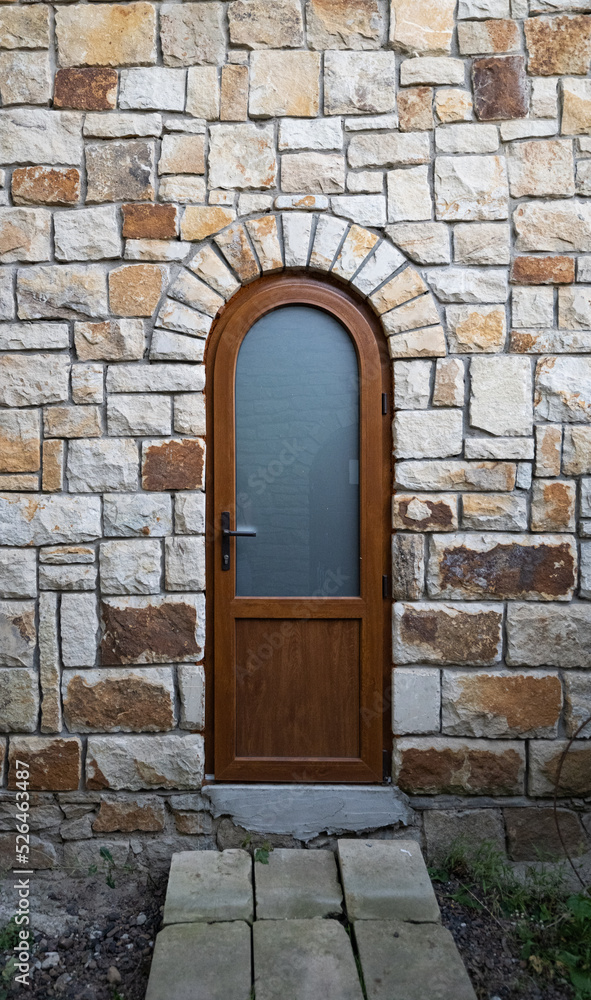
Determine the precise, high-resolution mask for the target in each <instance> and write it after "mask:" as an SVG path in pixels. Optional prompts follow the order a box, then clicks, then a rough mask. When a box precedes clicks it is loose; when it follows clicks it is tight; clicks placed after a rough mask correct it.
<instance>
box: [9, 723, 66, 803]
mask: <svg viewBox="0 0 591 1000" xmlns="http://www.w3.org/2000/svg"><path fill="white" fill-rule="evenodd" d="M17 760H23V761H27V762H28V763H29V765H30V787H31V790H32V791H36V792H69V791H76V790H77V789H78V785H79V783H80V777H81V771H82V766H81V764H82V744H81V741H80V740H79V739H78V737H77V736H54V737H49V736H13V737H12V738H11V740H10V750H9V765H10V770H9V775H8V787H9V788H13V789H14V788H16V780H17V777H16V762H17Z"/></svg>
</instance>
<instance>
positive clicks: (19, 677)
mask: <svg viewBox="0 0 591 1000" xmlns="http://www.w3.org/2000/svg"><path fill="white" fill-rule="evenodd" d="M5 603H6V602H4V601H3V602H1V605H0V631H1V634H2V643H3V645H4V643H5V642H7V646H6V647H5V648H4V650H3V653H2V654H0V663H8V662H9V661H10V660H11V659H12V661H13V664H14V665H15V666H16V667H17V669H14V670H13V669H10V668H0V704H1V705H2V716H1V717H0V732H2V733H34V732H35V730H36V728H37V717H38V714H39V684H38V680H37V674H36V672H35V671H33V670H23V669H22V667H23V666H24V665H25V664H24V663H22V662H21V663H17V660H18V659H21V658H20V656H19V654H18V650H17V648H16V646H15V644H14V638H13V637H11V636H10V634H7V631H6V628H5V622H6V616H5V613H4V606H5ZM17 627H18V626H17ZM25 759H26V758H25Z"/></svg>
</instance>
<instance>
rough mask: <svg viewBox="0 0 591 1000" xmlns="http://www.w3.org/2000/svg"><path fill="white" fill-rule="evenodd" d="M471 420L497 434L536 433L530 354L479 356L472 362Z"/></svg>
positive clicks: (474, 423) (472, 423) (519, 434)
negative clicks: (527, 356)
mask: <svg viewBox="0 0 591 1000" xmlns="http://www.w3.org/2000/svg"><path fill="white" fill-rule="evenodd" d="M470 377H471V395H470V423H471V425H472V426H473V427H479V428H481V429H482V430H485V431H488V432H489V433H490V434H494V435H496V436H500V437H502V436H506V435H516V436H523V437H526V436H530V437H531V436H532V434H533V404H532V393H533V380H532V370H531V362H530V360H529V358H520V357H501V356H495V357H477V358H473V359H472V361H471V362H470Z"/></svg>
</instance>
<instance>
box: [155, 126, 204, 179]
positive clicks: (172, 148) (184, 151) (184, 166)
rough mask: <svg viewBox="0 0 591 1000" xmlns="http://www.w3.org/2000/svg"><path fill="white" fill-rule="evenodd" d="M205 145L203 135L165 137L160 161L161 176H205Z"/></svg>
mask: <svg viewBox="0 0 591 1000" xmlns="http://www.w3.org/2000/svg"><path fill="white" fill-rule="evenodd" d="M204 172H205V143H204V138H203V136H202V135H165V136H164V137H163V139H162V152H161V154H160V160H159V161H158V173H159V174H203V173H204Z"/></svg>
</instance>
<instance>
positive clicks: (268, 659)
mask: <svg viewBox="0 0 591 1000" xmlns="http://www.w3.org/2000/svg"><path fill="white" fill-rule="evenodd" d="M384 347H385V345H384V344H381V343H380V333H379V331H378V330H377V329H376V326H375V323H374V321H373V319H372V318H371V317H370V316H369V314H367V313H366V312H365V310H364V309H363V308H362V307H361V306H359V305H357V304H356V302H354V301H353V299H352V298H351V297H350V296H349V295H348V294H346V293H345V292H344V291H343V290H342V289H341V288H339V287H336V286H335V285H333V284H329V283H327V282H324V281H320V280H317V279H314V278H310V277H304V276H280V277H267V278H262V279H260V280H259V281H257V282H256V283H254V284H253V285H251V286H248V287H247V288H245V289H243V290H242V291H241V292H239V293H238V294H237V296H235V298H234V299H233V300H232V301H231V303H230V304H229V305H228V307H227V308H226V310H225V311H224V313H223V314H222V316H221V317H220V319H219V320H218V322H217V324H216V328H215V330H214V333H213V335H212V341H211V343H210V347H209V349H208V358H207V364H208V386H209V390H208V420H209V428H210V430H209V433H208V447H209V448H210V452H209V457H208V463H209V471H208V489H209V493H208V518H207V520H208V525H209V526H210V540H209V546H208V552H209V560H208V563H209V565H208V605H209V619H208V628H209V630H210V631H209V635H210V636H211V635H212V633H213V643H212V642H211V641H209V649H210V651H211V652H210V660H211V662H210V668H211V669H210V671H209V673H210V677H209V684H208V688H209V690H210V694H211V691H212V690H213V698H214V708H215V710H214V713H213V715H214V718H215V722H214V733H215V739H214V744H215V751H214V752H215V758H214V761H212V760H211V755H209V759H208V762H207V764H206V768H207V770H208V771H210V772H211V771H212V770H213V774H214V777H215V780H217V781H230V780H231V781H259V782H265V781H282V782H306V781H309V782H319V781H320V782H321V781H326V782H354V781H358V782H379V781H382V777H383V753H384V732H387V731H388V729H390V726H389V719H388V716H389V698H388V696H387V693H386V692H387V690H388V682H387V673H388V670H387V669H386V670H385V667H384V664H385V662H387V660H388V659H389V657H387V656H386V659H385V653H386V647H387V646H388V643H387V640H386V636H387V634H388V633H389V626H388V622H387V617H388V616H387V613H388V611H389V608H390V604H389V602H388V601H387V600H385V599H384V576H385V574H387V573H388V558H389V540H388V539H389V531H388V521H389V500H388V493H389V483H390V476H391V460H390V455H391V446H390V441H389V423H390V418H389V417H388V416H386V415H385V414H384V410H386V412H387V411H388V409H389V407H388V406H387V405H386V402H387V399H388V392H389V390H388V379H389V362H388V360H387V356H384ZM212 441H213V448H212V447H211V446H212ZM237 530H238V531H240V532H249V534H246V535H244V536H243V535H240V536H235V535H232V534H228V533H227V532H228V531H232V532H234V531H237ZM254 532H256V536H255V535H254V534H253V533H254ZM212 589H213V609H212V608H211V603H212V602H211V599H210V595H211V591H212ZM212 681H213V684H212ZM208 707H209V708H211V701H210V702H209V706H208ZM208 714H209V717H210V718H211V716H212V713H211V711H209V713H208ZM210 733H211V730H210Z"/></svg>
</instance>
